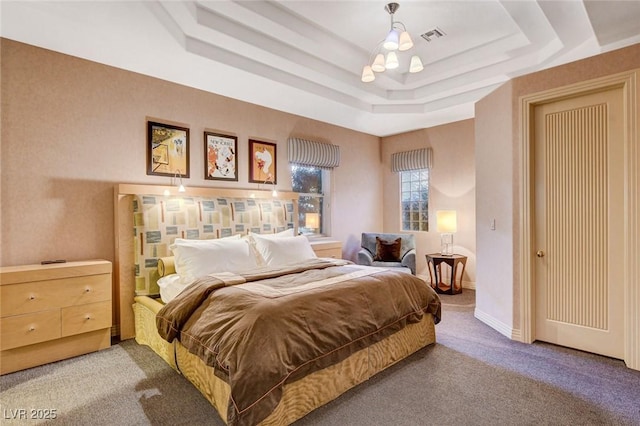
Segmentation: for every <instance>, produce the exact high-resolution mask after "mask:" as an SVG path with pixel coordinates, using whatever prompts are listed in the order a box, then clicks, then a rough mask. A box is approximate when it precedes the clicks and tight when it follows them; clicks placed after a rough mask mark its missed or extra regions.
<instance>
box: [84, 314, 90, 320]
mask: <svg viewBox="0 0 640 426" xmlns="http://www.w3.org/2000/svg"><path fill="white" fill-rule="evenodd" d="M84 319H86V320H87V321H89V320H90V319H92V318H91V315H87V316H86V317H84Z"/></svg>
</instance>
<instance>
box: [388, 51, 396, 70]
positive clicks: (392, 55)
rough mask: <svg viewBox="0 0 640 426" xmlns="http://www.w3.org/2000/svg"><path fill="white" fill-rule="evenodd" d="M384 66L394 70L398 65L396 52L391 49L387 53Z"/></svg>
mask: <svg viewBox="0 0 640 426" xmlns="http://www.w3.org/2000/svg"><path fill="white" fill-rule="evenodd" d="M384 66H385V68H386V69H388V70H394V69H396V68H398V67H399V66H400V62H398V55H396V52H394V51H391V52H389V53H387V60H386V61H385V63H384Z"/></svg>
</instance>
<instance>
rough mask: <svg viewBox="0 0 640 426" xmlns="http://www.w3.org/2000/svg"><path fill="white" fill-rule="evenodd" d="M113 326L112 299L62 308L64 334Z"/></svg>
mask: <svg viewBox="0 0 640 426" xmlns="http://www.w3.org/2000/svg"><path fill="white" fill-rule="evenodd" d="M109 327H111V301H106V302H97V303H90V304H88V305H82V306H70V307H67V308H62V336H63V337H65V336H71V335H74V334H80V333H86V332H88V331H94V330H100V329H102V328H109Z"/></svg>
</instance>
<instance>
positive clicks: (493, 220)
mask: <svg viewBox="0 0 640 426" xmlns="http://www.w3.org/2000/svg"><path fill="white" fill-rule="evenodd" d="M489 228H490V229H491V230H492V231H495V230H496V220H495V219H491V223H490V224H489Z"/></svg>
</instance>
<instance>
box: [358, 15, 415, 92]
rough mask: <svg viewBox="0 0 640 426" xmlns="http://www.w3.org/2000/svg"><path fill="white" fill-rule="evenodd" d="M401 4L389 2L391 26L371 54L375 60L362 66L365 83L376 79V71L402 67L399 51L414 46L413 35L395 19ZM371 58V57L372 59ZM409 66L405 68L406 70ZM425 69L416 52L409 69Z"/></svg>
mask: <svg viewBox="0 0 640 426" xmlns="http://www.w3.org/2000/svg"><path fill="white" fill-rule="evenodd" d="M399 7H400V5H399V4H398V3H388V4H387V5H386V6H385V10H386V11H387V13H388V14H389V16H390V17H391V28H390V29H389V32H388V33H387V36H386V37H385V38H384V39H383V40H382V41H381V42H380V43H379V44H378V46H377V47H376V48H375V50H374V51H373V52H372V54H371V58H375V59H373V61H371V62H369V63H368V64H366V65H365V66H364V67H363V68H362V77H361V80H362V81H363V82H364V83H370V82H372V81H374V80H375V79H376V76H375V73H382V72H385V71H386V70H394V69H397V68H399V67H400V58H399V57H398V54H397V53H396V51H398V52H405V51H407V50H410V49H412V48H413V47H414V44H413V40H412V39H411V35H410V34H409V32H408V31H407V29H406V27H405V25H404V24H403V23H402V22H399V21H395V20H394V19H393V16H394V14H395V12H396V11H397V10H398V8H399ZM371 58H370V59H371ZM406 69H407V68H403V70H406ZM423 69H424V65H423V64H422V60H421V59H420V57H419V56H418V55H416V54H414V55H412V56H411V58H410V63H409V66H408V70H409V72H410V73H412V74H414V73H417V72H420V71H422V70H423Z"/></svg>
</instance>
